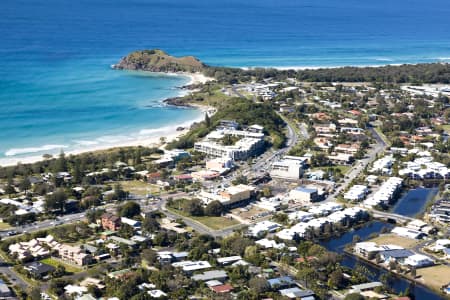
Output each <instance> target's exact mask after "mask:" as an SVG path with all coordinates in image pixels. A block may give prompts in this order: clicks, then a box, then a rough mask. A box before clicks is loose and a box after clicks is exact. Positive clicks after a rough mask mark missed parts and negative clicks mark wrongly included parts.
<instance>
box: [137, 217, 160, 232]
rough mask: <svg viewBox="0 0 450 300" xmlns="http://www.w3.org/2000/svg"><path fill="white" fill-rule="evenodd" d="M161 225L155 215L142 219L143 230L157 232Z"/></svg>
mask: <svg viewBox="0 0 450 300" xmlns="http://www.w3.org/2000/svg"><path fill="white" fill-rule="evenodd" d="M160 227H161V226H160V225H159V222H158V221H157V220H156V218H155V217H154V216H146V217H145V218H144V221H142V230H143V231H144V232H155V231H157V230H159V228H160Z"/></svg>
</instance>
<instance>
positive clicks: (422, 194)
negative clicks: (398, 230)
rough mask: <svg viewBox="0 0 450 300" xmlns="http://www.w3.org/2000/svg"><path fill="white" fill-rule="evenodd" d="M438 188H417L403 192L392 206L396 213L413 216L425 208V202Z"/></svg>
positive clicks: (432, 196) (430, 198)
mask: <svg viewBox="0 0 450 300" xmlns="http://www.w3.org/2000/svg"><path fill="white" fill-rule="evenodd" d="M438 191H439V189H438V188H417V189H413V190H409V191H408V192H407V193H406V194H404V195H403V196H402V197H401V198H400V199H399V200H398V201H397V203H396V204H395V206H394V207H393V208H392V211H393V212H394V213H396V214H399V215H403V216H408V217H414V216H416V215H417V214H420V213H422V212H423V211H424V210H425V207H426V205H427V203H428V202H429V201H430V200H432V199H433V198H434V197H435V196H436V194H437V192H438Z"/></svg>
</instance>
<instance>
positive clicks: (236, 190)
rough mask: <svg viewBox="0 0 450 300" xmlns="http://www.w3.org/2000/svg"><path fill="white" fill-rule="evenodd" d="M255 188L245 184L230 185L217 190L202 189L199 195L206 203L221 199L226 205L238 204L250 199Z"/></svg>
mask: <svg viewBox="0 0 450 300" xmlns="http://www.w3.org/2000/svg"><path fill="white" fill-rule="evenodd" d="M254 190H255V188H254V187H252V186H249V185H245V184H239V185H235V186H230V187H227V188H224V189H221V190H217V191H216V192H206V191H202V192H200V193H199V194H198V197H199V198H200V199H201V200H202V201H203V203H204V204H206V205H207V204H208V203H210V202H212V201H219V202H221V203H222V204H223V205H225V206H237V205H239V204H240V203H243V202H246V201H248V200H249V199H250V198H251V197H252V195H253V192H254Z"/></svg>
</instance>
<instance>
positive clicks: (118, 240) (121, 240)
mask: <svg viewBox="0 0 450 300" xmlns="http://www.w3.org/2000/svg"><path fill="white" fill-rule="evenodd" d="M108 240H111V241H113V242H116V243H117V244H123V245H127V246H128V247H130V248H134V247H136V246H137V243H136V242H135V241H132V240H129V239H124V238H121V237H118V236H114V235H113V236H110V237H109V238H108Z"/></svg>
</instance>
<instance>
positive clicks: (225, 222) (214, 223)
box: [190, 216, 240, 230]
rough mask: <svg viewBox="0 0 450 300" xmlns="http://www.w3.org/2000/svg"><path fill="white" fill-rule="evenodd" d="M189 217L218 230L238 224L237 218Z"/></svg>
mask: <svg viewBox="0 0 450 300" xmlns="http://www.w3.org/2000/svg"><path fill="white" fill-rule="evenodd" d="M190 218H191V219H193V220H195V221H197V222H200V223H202V224H203V225H205V226H207V227H209V228H211V229H214V230H220V229H224V228H227V227H230V226H234V225H238V224H240V223H239V222H238V221H237V220H234V219H229V218H225V217H207V216H204V217H190Z"/></svg>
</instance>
